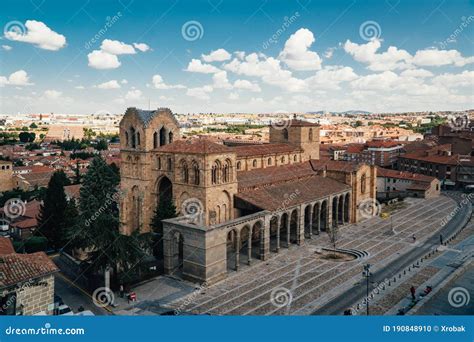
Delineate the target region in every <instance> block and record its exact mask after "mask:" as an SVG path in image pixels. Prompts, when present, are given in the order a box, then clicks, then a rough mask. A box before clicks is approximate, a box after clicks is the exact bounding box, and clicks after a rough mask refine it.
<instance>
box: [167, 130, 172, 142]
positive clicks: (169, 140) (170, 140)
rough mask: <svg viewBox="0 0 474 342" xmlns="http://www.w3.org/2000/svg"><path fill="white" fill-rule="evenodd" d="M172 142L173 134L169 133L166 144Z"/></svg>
mask: <svg viewBox="0 0 474 342" xmlns="http://www.w3.org/2000/svg"><path fill="white" fill-rule="evenodd" d="M172 142H173V132H169V134H168V144H171V143H172Z"/></svg>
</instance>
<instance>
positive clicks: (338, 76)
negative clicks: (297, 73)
mask: <svg viewBox="0 0 474 342" xmlns="http://www.w3.org/2000/svg"><path fill="white" fill-rule="evenodd" d="M355 79H357V75H356V73H355V72H354V70H353V69H352V68H351V67H326V68H324V69H322V70H319V71H317V72H316V73H315V74H314V76H311V77H309V78H307V79H306V80H305V81H306V83H307V84H308V86H310V87H312V88H318V89H339V88H340V87H339V85H340V83H342V82H349V81H353V80H355Z"/></svg>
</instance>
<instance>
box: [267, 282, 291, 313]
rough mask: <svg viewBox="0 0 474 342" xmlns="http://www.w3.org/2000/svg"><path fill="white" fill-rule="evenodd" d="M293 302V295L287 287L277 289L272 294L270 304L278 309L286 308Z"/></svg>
mask: <svg viewBox="0 0 474 342" xmlns="http://www.w3.org/2000/svg"><path fill="white" fill-rule="evenodd" d="M292 301H293V294H292V293H291V291H290V290H288V289H287V288H285V287H277V288H274V289H273V290H272V292H271V293H270V303H272V305H273V306H275V307H277V308H284V307H286V306H288V305H290V304H291V302H292Z"/></svg>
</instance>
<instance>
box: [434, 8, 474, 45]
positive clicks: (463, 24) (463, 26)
mask: <svg viewBox="0 0 474 342" xmlns="http://www.w3.org/2000/svg"><path fill="white" fill-rule="evenodd" d="M461 21H462V22H461V24H459V26H458V28H457V29H455V30H454V31H453V33H451V34H450V35H449V37H448V38H446V39H445V40H443V41H442V42H440V43H439V46H440V48H441V49H446V48H447V47H448V44H450V43H456V41H457V38H458V37H459V35H460V34H461V33H462V32H463V31H464V29H466V28H467V27H468V26H469V24H471V23H472V22H473V21H474V15H470V16H469V17H464V16H463V17H461Z"/></svg>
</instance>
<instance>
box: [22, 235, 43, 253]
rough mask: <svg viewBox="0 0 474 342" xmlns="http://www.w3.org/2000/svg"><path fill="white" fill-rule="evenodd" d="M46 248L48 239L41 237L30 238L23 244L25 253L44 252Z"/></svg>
mask: <svg viewBox="0 0 474 342" xmlns="http://www.w3.org/2000/svg"><path fill="white" fill-rule="evenodd" d="M47 248H48V239H46V238H45V237H43V236H32V237H30V238H29V239H28V240H26V242H25V251H26V253H35V252H45V251H46V249H47Z"/></svg>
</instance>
